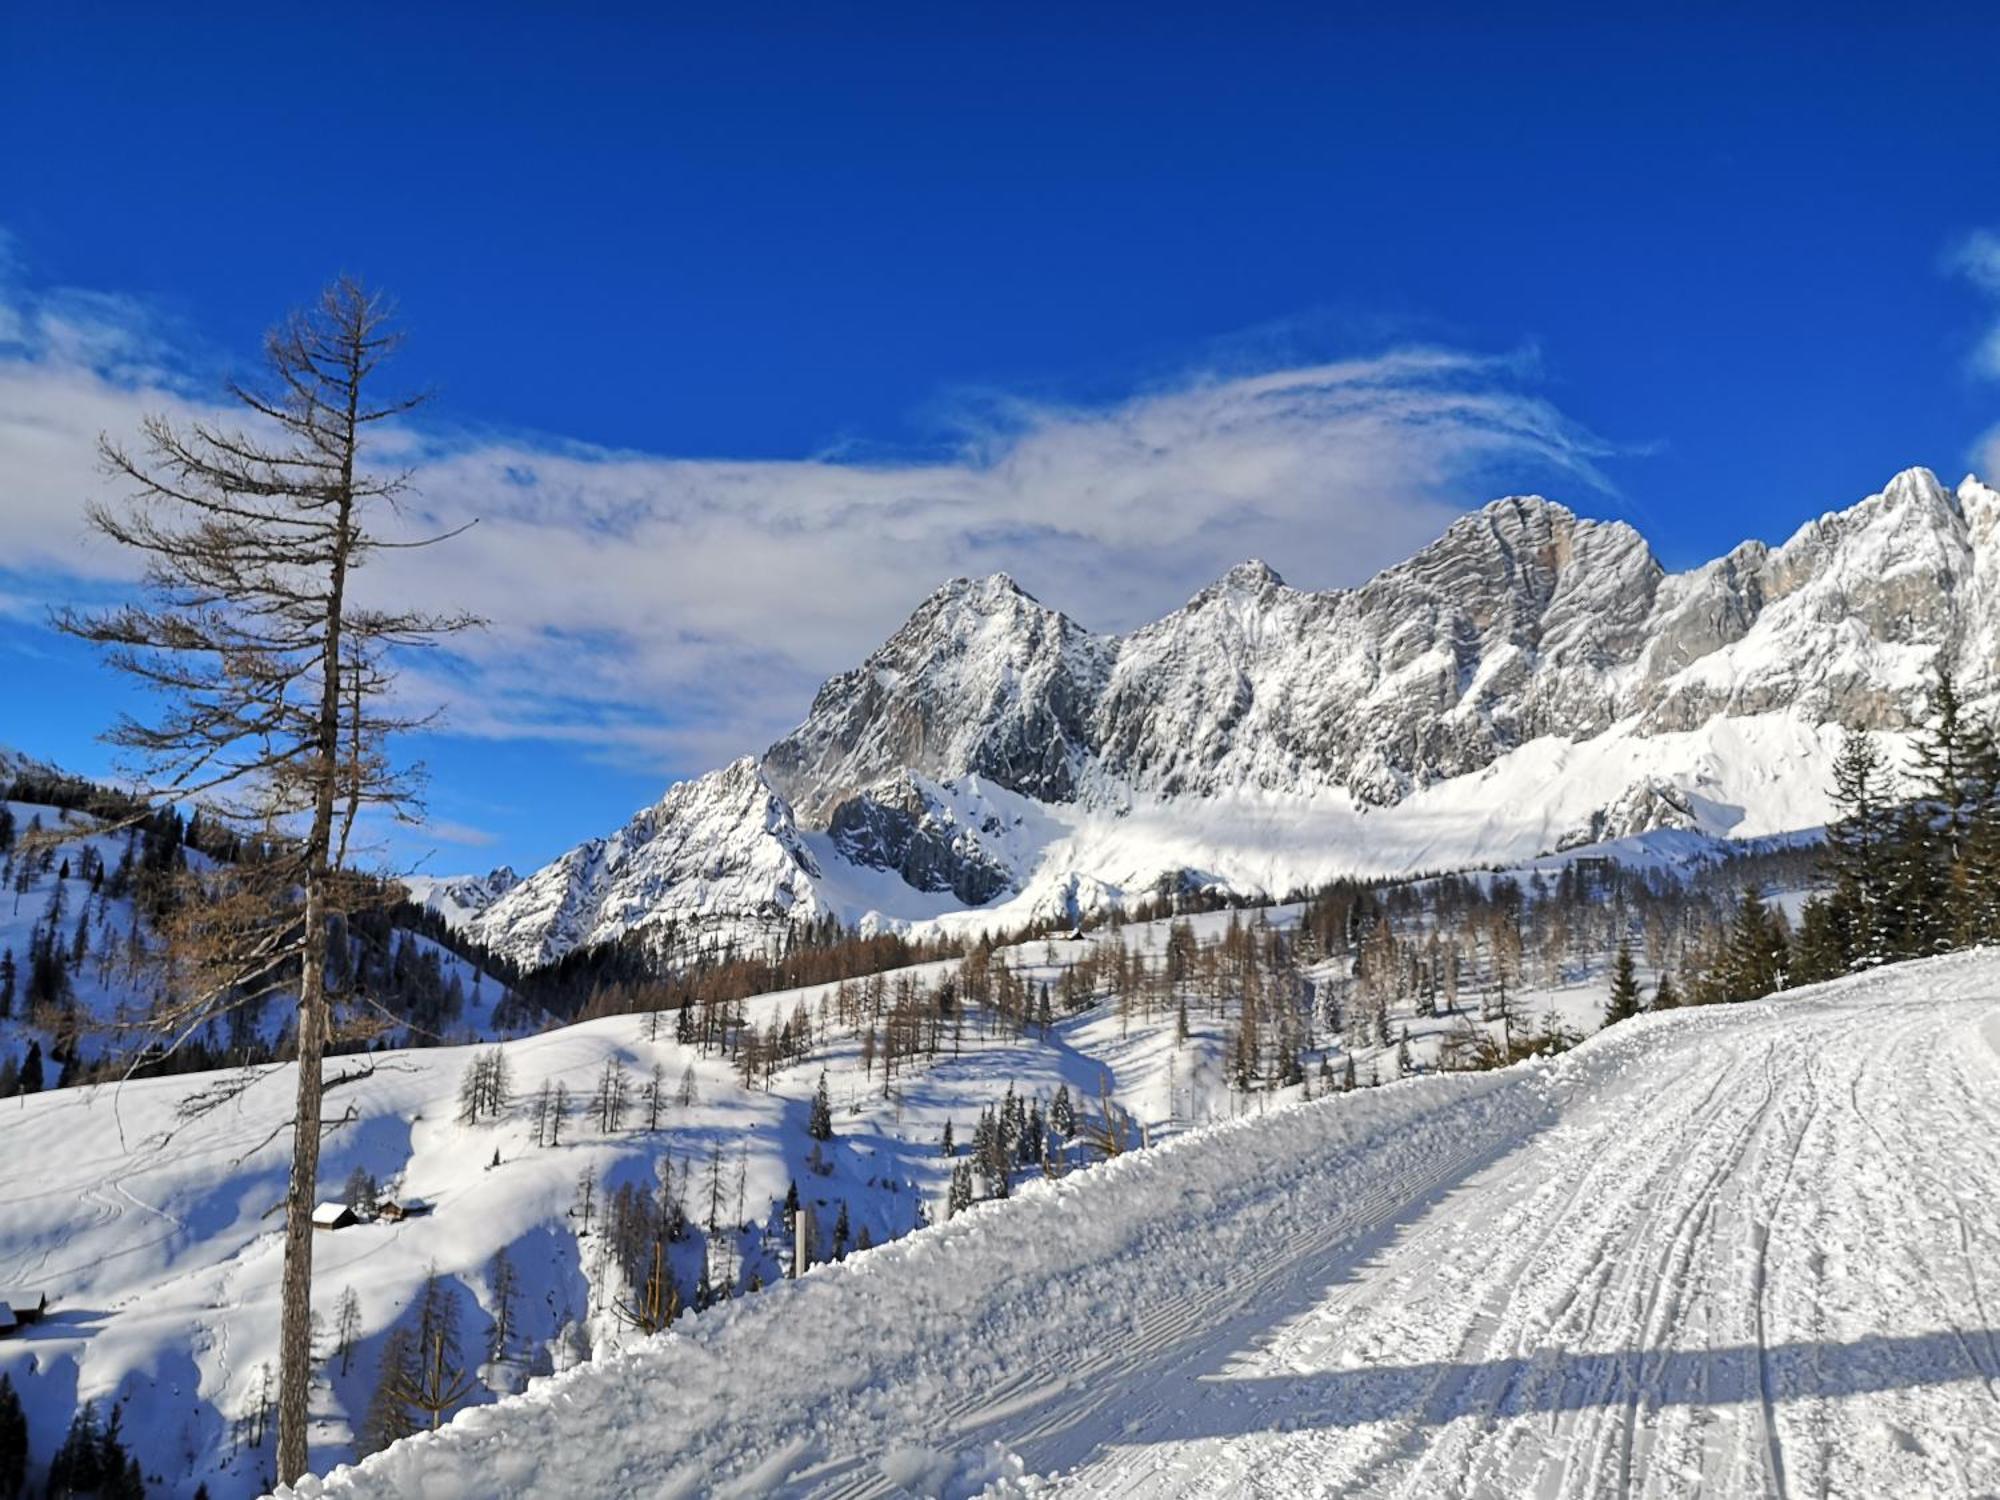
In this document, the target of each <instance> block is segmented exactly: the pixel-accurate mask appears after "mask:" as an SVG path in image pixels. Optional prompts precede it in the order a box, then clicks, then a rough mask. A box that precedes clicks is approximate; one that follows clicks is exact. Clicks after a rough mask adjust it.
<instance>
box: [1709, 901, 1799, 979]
mask: <svg viewBox="0 0 2000 1500" xmlns="http://www.w3.org/2000/svg"><path fill="white" fill-rule="evenodd" d="M1786 958H1787V954H1786V943H1785V932H1784V928H1783V926H1782V925H1781V919H1780V918H1779V917H1778V916H1777V915H1776V914H1775V913H1773V912H1772V910H1771V908H1770V907H1768V906H1766V905H1765V904H1764V896H1763V892H1762V891H1760V890H1759V889H1758V888H1757V885H1756V883H1755V882H1754V881H1753V882H1752V883H1751V884H1749V885H1746V886H1744V887H1743V895H1742V898H1741V899H1740V900H1739V901H1738V902H1737V904H1736V917H1735V921H1734V922H1733V923H1732V924H1731V926H1730V930H1729V945H1728V948H1727V949H1726V950H1725V952H1724V954H1723V961H1722V972H1721V974H1720V976H1719V978H1720V980H1721V984H1722V991H1723V998H1725V999H1728V1000H1755V999H1758V998H1759V997H1761V996H1764V995H1771V994H1776V993H1777V992H1778V991H1779V990H1781V989H1783V988H1785V985H1786Z"/></svg>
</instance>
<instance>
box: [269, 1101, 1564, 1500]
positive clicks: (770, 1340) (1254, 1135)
mask: <svg viewBox="0 0 2000 1500" xmlns="http://www.w3.org/2000/svg"><path fill="white" fill-rule="evenodd" d="M1554 1112H1555V1111H1554V1106H1553V1101H1552V1098H1551V1095H1550V1089H1549V1070H1548V1068H1547V1066H1546V1065H1541V1064H1531V1065H1527V1066H1524V1067H1520V1068H1514V1069H1509V1070H1507V1071H1505V1072H1502V1073H1490V1074H1480V1075H1452V1076H1445V1077H1432V1078H1423V1079H1413V1080H1409V1081H1407V1082H1403V1083H1398V1084H1392V1085H1388V1086H1386V1087H1383V1088H1380V1089H1375V1090H1370V1091H1368V1092H1366V1093H1356V1094H1350V1095H1342V1096H1338V1097H1333V1098H1328V1099H1323V1100H1317V1101H1314V1102H1312V1103H1309V1104H1302V1105H1293V1106H1289V1107H1282V1108H1278V1109H1274V1110H1272V1111H1271V1112H1269V1113H1268V1114H1264V1115H1260V1116H1251V1117H1246V1118H1243V1119H1239V1120H1234V1121H1228V1122H1224V1123H1222V1124H1219V1125H1215V1126H1212V1127H1209V1128H1206V1129H1203V1130H1200V1131H1196V1132H1192V1133H1190V1134H1189V1135H1187V1136H1184V1137H1181V1138H1178V1139H1175V1140H1172V1141H1169V1142H1166V1143H1164V1144H1162V1145H1161V1146H1158V1147H1155V1148H1153V1149H1150V1150H1146V1151H1141V1152H1135V1153H1131V1154H1128V1155H1126V1156H1123V1157H1120V1158H1118V1159H1117V1160H1114V1161H1111V1162H1107V1163H1105V1164H1104V1165H1102V1166H1100V1167H1097V1168H1094V1169H1092V1170H1090V1171H1086V1172H1081V1173H1076V1174H1073V1175H1072V1176H1070V1177H1068V1178H1065V1179H1063V1180H1061V1181H1058V1182H1037V1183H1034V1184H1031V1185H1030V1186H1028V1187H1027V1188H1024V1189H1022V1190H1021V1191H1020V1192H1019V1193H1018V1194H1017V1196H1016V1198H1015V1199H1014V1200H1012V1201H1010V1202H1007V1203H1004V1204H983V1205H980V1206H978V1207H975V1208H973V1209H971V1210H970V1211H968V1212H966V1213H964V1214H962V1215H960V1216H959V1217H958V1218H956V1219H954V1220H953V1221H951V1222H950V1223H947V1224H942V1225H938V1226H935V1227H933V1228H931V1229H928V1230H924V1231H921V1232H919V1233H917V1234H914V1235H910V1236H908V1237H906V1238H904V1239H901V1240H898V1241H896V1242H894V1243H892V1244H889V1245H885V1246H883V1247H881V1248H879V1249H876V1250H872V1251H868V1252H864V1253H861V1254H857V1255H854V1256H851V1257H850V1258H849V1259H848V1260H847V1261H846V1262H845V1263H843V1264H839V1265H830V1266H824V1267H820V1268H818V1269H816V1270H814V1271H813V1272H812V1274H810V1275H809V1276H806V1277H804V1278H803V1279H801V1280H799V1281H796V1282H791V1283H787V1284H784V1285H781V1286H777V1287H773V1288H770V1289H767V1290H766V1291H764V1292H762V1293H760V1294H758V1295H756V1296H754V1297H751V1298H748V1299H746V1300H743V1301H740V1302H736V1303H732V1304H727V1305H723V1306H719V1307H716V1308H713V1309H711V1310H709V1311H707V1312H705V1313H701V1314H698V1315H695V1316H691V1317H688V1318H686V1319H684V1320H682V1321H681V1322H680V1323H678V1324H677V1325H676V1326H675V1329H674V1331H673V1332H671V1333H669V1334H665V1335H662V1336H660V1337H658V1338H656V1339H654V1340H651V1341H649V1342H648V1343H646V1344H645V1345H643V1346H641V1347H639V1348H637V1349H633V1350H630V1351H628V1352H626V1353H624V1354H622V1355H619V1356H616V1357H613V1358H611V1359H607V1360H603V1361H599V1362H596V1363H592V1364H589V1365H585V1366H582V1367H579V1368H578V1369H575V1370H572V1371H569V1372H567V1373H565V1374H563V1375H560V1376H557V1377H553V1378H551V1379H547V1380H544V1381H541V1382H538V1383H537V1384H536V1385H535V1386H534V1387H533V1388H532V1389H530V1390H529V1391H527V1392H526V1393H524V1394H522V1395H520V1396H515V1397H510V1398H508V1399H506V1400H503V1401H501V1402H499V1403H498V1404H496V1405H492V1406H483V1407H478V1408H474V1409H471V1410H467V1411H465V1412H462V1413H461V1414H460V1415H459V1416H458V1417H457V1418H456V1419H455V1420H454V1421H452V1422H451V1423H450V1424H449V1425H447V1426H446V1427H444V1428H442V1429H441V1430H439V1431H437V1432H434V1433H424V1434H420V1435H418V1436H417V1437H414V1438H410V1439H407V1440H405V1441H403V1442H400V1443H398V1444H396V1445H395V1446H393V1447H392V1448H390V1449H388V1450H387V1451H385V1452H383V1453H379V1454H376V1455H374V1456H373V1457H371V1458H369V1459H367V1460H365V1461H363V1462H362V1463H361V1464H360V1465H358V1466H352V1465H343V1466H341V1467H340V1468H338V1469H336V1470H334V1471H333V1472H332V1473H331V1474H330V1475H328V1476H326V1477H325V1478H324V1479H319V1478H312V1477H309V1478H307V1479H304V1480H302V1481H301V1482H300V1483H299V1485H298V1487H297V1488H296V1489H283V1488H281V1489H280V1491H279V1492H278V1493H279V1494H280V1495H284V1496H293V1495H296V1496H336V1495H339V1496H348V1495H376V1494H380V1495H419V1494H420V1495H425V1496H473V1495H498V1494H508V1495H558V1494H560V1495H574V1494H577V1493H586V1494H634V1493H646V1494H657V1495H679V1494H697V1493H751V1494H754V1493H761V1492H763V1491H765V1490H766V1489H768V1488H771V1487H774V1486H777V1485H782V1484H785V1483H786V1482H787V1481H791V1482H794V1483H797V1482H810V1479H811V1477H812V1476H813V1474H814V1471H819V1474H820V1477H826V1478H830V1477H832V1474H833V1473H836V1472H839V1471H841V1470H843V1469H846V1468H848V1467H851V1466H852V1464H853V1463H855V1462H856V1461H858V1456H860V1455H867V1454H874V1455H882V1454H885V1453H887V1452H889V1451H890V1450H891V1449H894V1448H899V1447H900V1449H901V1450H902V1451H903V1452H905V1453H906V1454H907V1452H908V1451H909V1450H910V1447H911V1445H913V1444H922V1445H931V1446H932V1447H934V1448H942V1449H947V1450H948V1449H950V1448H952V1447H953V1446H954V1443H953V1439H952V1429H953V1427H954V1425H955V1419H958V1418H962V1417H964V1416H966V1415H968V1414H970V1412H969V1408H971V1407H972V1406H974V1405H976V1404H983V1402H984V1398H986V1397H987V1396H988V1395H989V1394H990V1393H991V1392H993V1391H994V1390H995V1389H997V1388H999V1387H1001V1386H1002V1385H1003V1384H1005V1383H1006V1382H1008V1380H1009V1379H1010V1377H1015V1376H1018V1375H1019V1374H1020V1373H1021V1372H1023V1371H1038V1370H1039V1371H1048V1370H1067V1371H1069V1372H1070V1373H1069V1378H1070V1379H1071V1380H1076V1379H1080V1378H1082V1377H1083V1373H1084V1372H1083V1371H1082V1370H1081V1369H1078V1368H1077V1365H1078V1355H1079V1353H1080V1352H1084V1353H1087V1351H1090V1350H1093V1349H1110V1348H1112V1347H1115V1346H1116V1345H1118V1344H1119V1343H1120V1342H1122V1341H1126V1340H1129V1338H1130V1336H1131V1334H1132V1331H1133V1327H1134V1324H1135V1322H1143V1321H1145V1320H1146V1318H1147V1316H1148V1315H1149V1314H1158V1313H1162V1312H1165V1313H1168V1314H1170V1315H1171V1316H1173V1317H1174V1318H1175V1320H1176V1321H1177V1322H1183V1321H1185V1320H1186V1319H1189V1318H1198V1317H1199V1315H1200V1309H1201V1306H1202V1304H1203V1303H1204V1302H1205V1301H1207V1300H1209V1299H1211V1298H1213V1297H1216V1296H1218V1295H1221V1294H1224V1293H1227V1292H1228V1291H1229V1290H1230V1289H1231V1288H1232V1287H1235V1286H1238V1285H1240V1283H1241V1281H1242V1280H1243V1278H1244V1277H1245V1275H1246V1274H1248V1273H1249V1272H1251V1271H1252V1270H1254V1268H1256V1267H1257V1266H1259V1265H1261V1264H1266V1263H1270V1262H1272V1261H1273V1260H1275V1259H1277V1258H1279V1257H1280V1254H1281V1251H1282V1250H1283V1249H1284V1248H1285V1247H1286V1246H1287V1245H1288V1244H1289V1243H1290V1241H1292V1240H1293V1239H1294V1237H1295V1236H1296V1235H1297V1234H1298V1233H1299V1232H1300V1231H1301V1229H1302V1228H1304V1227H1307V1226H1310V1228H1311V1230H1312V1232H1314V1233H1315V1234H1319V1233H1323V1232H1324V1231H1325V1229H1326V1215H1327V1213H1328V1212H1329V1211H1330V1210H1333V1209H1336V1208H1337V1207H1338V1206H1339V1205H1341V1204H1343V1203H1346V1202H1349V1201H1353V1200H1357V1199H1362V1198H1367V1197H1374V1198H1375V1207H1376V1209H1377V1210H1378V1214H1377V1217H1378V1218H1379V1208H1380V1206H1381V1204H1380V1199H1379V1196H1378V1194H1371V1193H1370V1189H1371V1188H1375V1189H1377V1190H1378V1193H1379V1189H1380V1188H1381V1187H1383V1186H1385V1185H1386V1184H1385V1183H1384V1182H1383V1179H1384V1178H1390V1179H1392V1180H1393V1181H1394V1182H1395V1184H1396V1186H1397V1188H1398V1189H1399V1190H1400V1189H1401V1188H1403V1187H1406V1186H1408V1185H1409V1184H1410V1183H1411V1181H1412V1179H1413V1178H1420V1179H1422V1181H1423V1183H1425V1184H1428V1185H1430V1186H1432V1187H1437V1186H1442V1185H1446V1184H1448V1183H1449V1182H1451V1181H1455V1180H1457V1179H1458V1178H1459V1177H1462V1176H1463V1175H1465V1173H1466V1172H1468V1171H1470V1170H1472V1169H1473V1168H1474V1167H1475V1166H1477V1165H1479V1164H1480V1163H1482V1162H1484V1161H1486V1160H1490V1159H1492V1158H1493V1157H1494V1156H1495V1155H1496V1154H1498V1153H1499V1152H1500V1151H1504V1150H1506V1149H1511V1148H1512V1147H1513V1146H1515V1145H1517V1144H1519V1141H1520V1140H1521V1138H1522V1133H1523V1127H1524V1126H1530V1128H1532V1126H1533V1125H1538V1124H1543V1123H1547V1122H1548V1121H1550V1120H1552V1119H1553V1118H1554ZM1412 1162H1418V1163H1423V1164H1424V1166H1423V1167H1422V1168H1420V1169H1419V1170H1418V1171H1416V1172H1415V1173H1413V1172H1412V1171H1411V1169H1410V1164H1411V1163H1412ZM1423 1195H1424V1194H1423V1193H1422V1191H1421V1188H1419V1190H1418V1192H1417V1194H1416V1196H1423ZM972 1457H974V1458H977V1457H978V1455H972Z"/></svg>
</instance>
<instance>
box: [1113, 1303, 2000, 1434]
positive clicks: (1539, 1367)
mask: <svg viewBox="0 0 2000 1500" xmlns="http://www.w3.org/2000/svg"><path fill="white" fill-rule="evenodd" d="M1982 1347H1983V1348H1985V1349H1987V1350H1994V1351H2000V1333H1996V1331H1995V1330H1992V1329H1972V1330H1969V1331H1965V1332H1960V1331H1955V1330H1945V1331H1941V1332H1937V1333H1923V1334H1908V1335H1893V1336H1891V1335H1879V1336H1874V1335H1871V1336H1869V1337H1866V1338H1860V1339H1855V1340H1852V1341H1850V1342H1846V1343H1835V1342H1813V1343H1789V1344H1777V1345H1772V1346H1770V1347H1768V1348H1765V1349H1763V1350H1761V1351H1760V1350H1759V1349H1757V1348H1756V1347H1754V1346H1750V1345H1735V1346H1729V1347H1724V1348H1718V1349H1638V1350H1624V1351H1613V1352H1602V1353H1573V1352H1568V1351H1564V1350H1559V1349H1549V1350H1543V1351H1539V1352H1537V1353H1536V1354H1534V1355H1532V1356H1529V1357H1527V1358H1516V1359H1502V1360H1491V1361H1485V1362H1479V1363H1469V1364H1455V1363H1449V1362H1438V1363H1428V1364H1412V1365H1375V1366H1364V1367H1358V1368H1355V1369H1347V1370H1335V1371H1327V1372H1323V1373H1318V1374H1310V1375H1307V1374H1301V1375H1281V1376H1253V1377H1247V1378H1237V1377H1229V1376H1215V1375H1209V1376H1199V1377H1196V1378H1193V1379H1191V1380H1189V1381H1187V1383H1186V1385H1185V1386H1184V1387H1183V1389H1182V1390H1181V1391H1180V1392H1178V1393H1176V1396H1177V1397H1178V1398H1179V1399H1168V1400H1167V1401H1166V1402H1165V1403H1164V1404H1163V1405H1156V1407H1155V1415H1156V1417H1157V1423H1156V1424H1155V1423H1146V1424H1144V1427H1141V1429H1140V1430H1138V1431H1131V1432H1128V1433H1126V1434H1125V1436H1124V1437H1123V1439H1122V1441H1123V1442H1126V1443H1144V1442H1146V1441H1149V1440H1152V1439H1153V1438H1154V1437H1155V1436H1157V1438H1158V1439H1161V1440H1171V1441H1190V1440H1194V1439H1199V1438H1228V1437H1239V1436H1248V1435H1251V1434H1256V1433H1268V1432H1272V1431H1274V1430H1284V1431H1312V1430H1316V1429H1336V1428H1346V1427H1359V1426H1362V1425H1364V1424H1367V1423H1371V1422H1408V1421H1413V1420H1414V1421H1415V1422H1417V1423H1418V1424H1420V1425H1422V1426H1427V1427H1436V1426H1442V1425H1444V1424H1446V1423H1449V1422H1451V1421H1454V1420H1456V1419H1458V1418H1461V1417H1466V1416H1475V1417H1477V1418H1479V1419H1480V1420H1482V1421H1484V1420H1500V1421H1504V1420H1506V1419H1508V1418H1513V1417H1521V1416H1528V1415H1533V1414H1537V1413H1541V1414H1550V1413H1561V1412H1574V1411H1584V1410H1589V1409H1593V1408H1603V1407H1614V1406H1629V1407H1633V1408H1636V1409H1638V1410H1642V1411H1644V1410H1652V1409H1656V1408H1659V1407H1665V1406H1704V1407H1708V1406H1733V1405H1754V1404H1756V1403H1759V1402H1762V1401H1765V1400H1767V1399H1768V1400H1771V1401H1775V1402H1779V1403H1785V1402H1791V1401H1803V1400H1824V1399H1835V1398H1840V1397H1847V1396H1864V1395H1871V1394H1876V1393H1880V1392H1884V1391H1894V1390H1910V1389H1918V1388H1922V1387H1925V1386H1933V1385H1944V1384H1949V1383H1951V1382H1954V1381H1977V1380H1981V1379H1983V1378H1987V1377H1990V1376H1991V1375H1992V1374H1993V1371H1992V1370H1990V1369H1986V1368H1983V1366H1984V1365H1985V1363H1986V1362H1985V1361H1984V1360H1980V1359H1978V1356H1977V1355H1975V1354H1974V1353H1973V1352H1972V1351H1973V1350H1975V1349H1978V1348H1982ZM1155 1394H1156V1397H1157V1395H1158V1394H1159V1393H1157V1392H1156V1393H1155ZM1145 1427H1153V1428H1154V1429H1155V1430H1154V1432H1152V1433H1149V1432H1146V1431H1145ZM1113 1441H1114V1442H1117V1441H1120V1440H1118V1439H1114V1440H1113Z"/></svg>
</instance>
